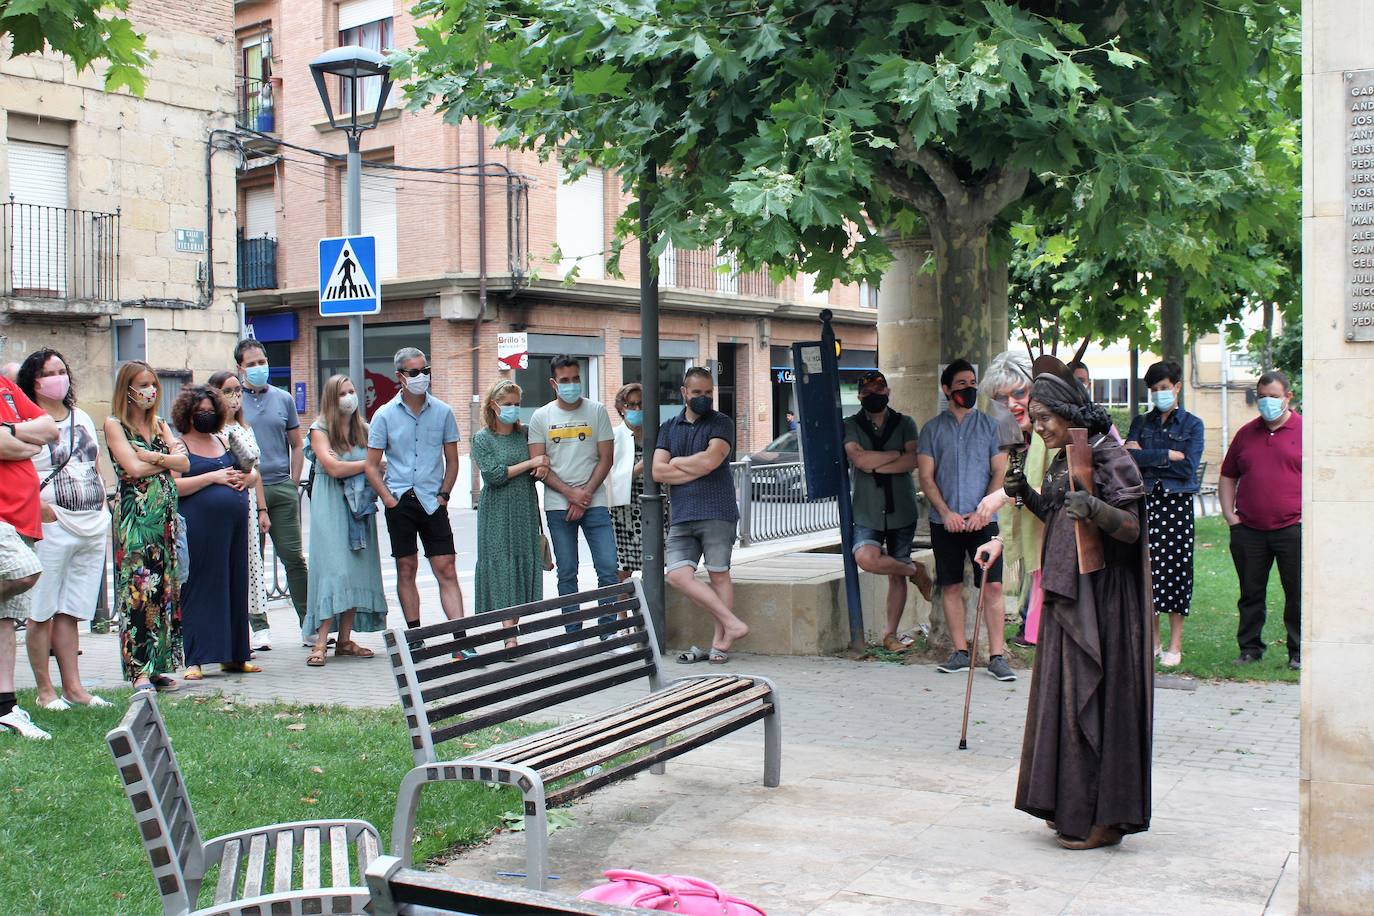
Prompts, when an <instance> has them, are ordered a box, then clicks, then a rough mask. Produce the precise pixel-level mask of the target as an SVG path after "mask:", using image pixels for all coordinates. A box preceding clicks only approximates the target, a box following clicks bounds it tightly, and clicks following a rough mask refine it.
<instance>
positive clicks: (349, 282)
mask: <svg viewBox="0 0 1374 916" xmlns="http://www.w3.org/2000/svg"><path fill="white" fill-rule="evenodd" d="M381 310H382V297H381V294H380V293H379V292H378V290H377V239H376V237H375V236H371V235H345V236H339V237H338V238H330V239H320V314H321V315H376V314H377V313H378V312H380V311H381Z"/></svg>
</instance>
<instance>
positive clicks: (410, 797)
mask: <svg viewBox="0 0 1374 916" xmlns="http://www.w3.org/2000/svg"><path fill="white" fill-rule="evenodd" d="M426 769H427V768H426V767H416V768H415V769H413V770H411V771H410V772H409V773H407V774H406V775H405V778H404V779H402V780H401V788H400V789H399V790H398V791H397V793H396V814H395V816H394V817H393V818H392V821H391V854H392V855H393V856H395V857H396V858H398V859H400V860H401V866H402V867H404V868H409V867H410V856H411V851H412V850H411V847H412V846H413V845H414V836H415V812H416V810H417V809H418V808H419V807H420V790H421V789H423V788H424V786H425V783H426V782H428V781H429V780H428V779H427V773H426V772H425V771H426Z"/></svg>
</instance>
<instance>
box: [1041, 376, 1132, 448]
mask: <svg viewBox="0 0 1374 916" xmlns="http://www.w3.org/2000/svg"><path fill="white" fill-rule="evenodd" d="M1031 400H1032V401H1039V402H1040V403H1041V404H1043V405H1045V407H1047V408H1048V409H1049V410H1050V411H1051V412H1053V413H1055V414H1057V415H1059V416H1061V417H1063V418H1064V419H1065V420H1067V421H1068V423H1069V426H1072V427H1082V428H1086V429H1087V430H1088V432H1090V433H1094V434H1096V433H1105V432H1107V430H1109V429H1111V428H1112V418H1111V415H1110V414H1108V413H1107V411H1106V409H1105V408H1104V407H1103V406H1102V405H1101V404H1095V403H1093V401H1092V399H1091V398H1089V397H1088V392H1087V391H1086V390H1085V389H1084V388H1083V386H1082V385H1080V384H1079V383H1078V382H1077V381H1076V380H1074V378H1073V377H1072V376H1070V377H1069V378H1067V379H1065V378H1064V377H1063V376H1062V375H1059V374H1057V373H1055V372H1041V373H1039V374H1038V375H1036V377H1035V381H1034V382H1033V383H1032V384H1031Z"/></svg>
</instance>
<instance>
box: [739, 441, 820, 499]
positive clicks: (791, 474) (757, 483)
mask: <svg viewBox="0 0 1374 916" xmlns="http://www.w3.org/2000/svg"><path fill="white" fill-rule="evenodd" d="M749 480H750V486H751V492H752V495H753V498H754V499H785V500H788V501H794V500H801V499H803V498H804V497H805V493H806V489H805V483H804V481H803V476H802V468H801V442H800V440H799V439H798V436H797V433H796V432H795V431H792V430H789V431H788V432H785V433H783V434H782V435H781V436H778V438H776V439H774V440H773V441H772V442H770V443H768V444H767V445H766V446H764V447H763V448H762V449H760V450H759V451H757V452H754V454H752V455H750V456H749Z"/></svg>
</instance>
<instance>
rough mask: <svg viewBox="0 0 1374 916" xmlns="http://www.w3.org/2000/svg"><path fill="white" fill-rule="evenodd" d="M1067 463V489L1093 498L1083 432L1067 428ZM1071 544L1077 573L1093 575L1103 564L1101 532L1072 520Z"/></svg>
mask: <svg viewBox="0 0 1374 916" xmlns="http://www.w3.org/2000/svg"><path fill="white" fill-rule="evenodd" d="M1064 452H1065V454H1066V456H1067V460H1068V463H1069V489H1070V490H1082V491H1084V492H1085V493H1087V494H1088V495H1090V496H1095V495H1097V494H1096V492H1095V489H1096V488H1095V487H1094V485H1093V449H1092V446H1091V445H1089V444H1088V431H1087V430H1086V429H1070V430H1069V444H1068V445H1066V446H1064ZM1073 533H1074V542H1075V543H1076V544H1077V546H1078V571H1079V572H1080V573H1091V572H1097V571H1098V570H1099V569H1102V568H1104V567H1105V566H1106V565H1107V560H1106V557H1105V556H1104V555H1103V553H1102V529H1100V528H1098V527H1097V526H1096V525H1094V524H1093V523H1092V522H1090V521H1088V520H1087V519H1086V518H1080V519H1075V520H1074V525H1073Z"/></svg>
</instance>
